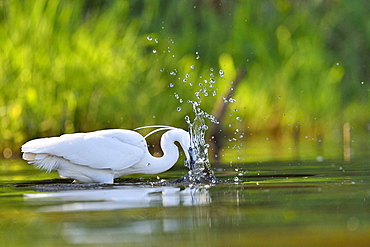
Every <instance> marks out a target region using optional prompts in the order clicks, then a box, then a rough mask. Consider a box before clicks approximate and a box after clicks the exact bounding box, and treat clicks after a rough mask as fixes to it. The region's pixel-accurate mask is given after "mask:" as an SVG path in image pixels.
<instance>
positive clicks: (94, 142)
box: [22, 126, 190, 183]
mask: <svg viewBox="0 0 370 247" xmlns="http://www.w3.org/2000/svg"><path fill="white" fill-rule="evenodd" d="M147 127H162V128H160V129H157V130H154V131H152V132H150V133H149V134H148V135H150V134H152V133H154V132H157V131H160V130H168V131H167V132H166V133H164V134H163V135H162V137H161V142H160V145H161V148H162V151H163V156H162V157H153V156H152V155H151V154H150V153H149V151H148V145H147V142H146V141H145V138H146V137H147V136H148V135H147V136H145V137H143V136H142V135H140V134H139V133H137V132H135V131H132V130H122V129H107V130H99V131H95V132H88V133H75V134H65V135H62V136H60V137H50V138H40V139H34V140H31V141H28V142H27V143H25V144H24V145H23V146H22V152H23V159H24V160H26V161H27V162H28V163H30V164H33V165H35V166H36V167H37V168H39V169H43V170H46V171H47V172H50V171H52V170H57V171H58V172H59V175H60V176H61V177H63V178H73V179H75V180H77V181H81V182H87V183H96V182H97V183H113V179H114V178H117V177H120V176H123V175H128V174H135V173H140V174H158V173H161V172H164V171H167V170H168V169H170V168H171V167H172V166H173V165H174V164H175V163H176V161H177V160H178V158H179V150H178V148H177V146H176V145H175V142H178V143H179V144H180V146H181V147H182V149H183V150H184V153H185V156H186V159H187V160H190V157H189V148H190V136H189V133H188V132H187V131H185V130H183V129H178V128H174V127H169V126H147ZM147 127H142V128H147ZM138 129H141V128H138Z"/></svg>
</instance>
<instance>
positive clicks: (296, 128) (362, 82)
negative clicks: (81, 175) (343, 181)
mask: <svg viewBox="0 0 370 247" xmlns="http://www.w3.org/2000/svg"><path fill="white" fill-rule="evenodd" d="M369 10H370V1H368V0H356V1H353V0H343V1H337V0H315V1H313V0H312V1H311V0H310V1H304V0H302V1H296V0H265V1H259V0H249V1H248V0H244V1H243V0H239V1H238V0H233V1H232V0H229V1H226V0H180V1H171V0H166V1H165V0H146V1H135V0H130V1H123V0H117V1H114V0H109V1H108V0H105V1H104V0H89V1H76V0H63V1H62V0H60V1H58V0H52V1H46V0H37V1H28V0H24V1H21V0H1V1H0V64H1V66H0V140H1V147H0V148H1V150H2V154H3V157H5V158H11V157H13V158H14V157H19V154H20V152H19V148H20V146H21V145H22V144H23V143H24V142H25V141H27V140H29V139H31V138H36V137H44V136H53V135H60V134H62V133H72V132H78V131H92V130H97V129H103V128H126V129H133V128H135V127H138V126H144V125H151V124H165V125H173V126H178V127H182V128H185V129H186V128H187V125H186V123H185V121H184V117H185V116H186V115H189V116H190V117H193V113H192V106H191V104H189V103H187V101H188V100H196V101H198V102H200V105H201V108H202V109H203V110H205V111H206V112H208V113H210V114H216V115H218V116H220V119H219V121H220V125H219V126H216V127H220V128H221V129H223V132H222V134H221V139H223V140H225V142H226V143H225V144H224V146H228V147H230V149H232V146H233V145H234V147H235V145H236V146H238V145H239V144H236V143H248V141H251V140H252V139H251V138H252V137H253V138H256V137H258V136H259V137H261V138H263V139H269V140H274V143H277V144H276V145H280V144H279V143H285V142H288V141H289V142H299V140H300V139H305V138H306V139H307V138H308V139H310V140H313V141H314V142H317V143H318V146H319V145H321V144H319V143H321V142H324V140H325V142H328V141H327V140H335V139H336V138H339V139H340V138H342V134H341V133H342V132H341V131H342V126H343V124H344V123H347V122H348V123H350V126H351V128H353V129H358V130H363V131H367V133H368V131H369V129H370V114H369V113H370V111H369V107H370V101H369V96H370V81H369V69H368V66H369V65H370V63H369V60H370V56H369V54H370V49H369V44H370V19H369V18H368V13H369ZM220 70H221V71H220ZM230 87H233V90H232V91H230ZM229 92H231V93H232V95H231V94H229ZM228 94H229V95H228ZM229 96H231V99H230V97H229ZM223 97H224V98H223ZM225 101H227V103H224V102H225ZM223 104H226V106H227V107H226V108H225V109H226V111H225V113H224V115H219V112H220V111H221V110H220V109H221V108H222V107H223ZM207 124H208V125H209V126H210V128H211V131H210V132H209V133H208V134H209V135H210V133H212V129H214V128H215V125H214V124H213V123H211V122H207ZM209 138H212V137H211V136H210V137H209ZM233 142H234V143H235V144H233ZM247 146H248V145H247ZM243 147H245V146H243ZM219 148H220V147H219ZM237 149H239V150H240V145H239V146H238V148H237ZM233 157H234V156H233ZM235 157H236V156H235ZM224 159H226V157H225V158H224Z"/></svg>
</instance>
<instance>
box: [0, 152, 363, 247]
mask: <svg viewBox="0 0 370 247" xmlns="http://www.w3.org/2000/svg"><path fill="white" fill-rule="evenodd" d="M214 168H215V174H216V176H217V177H218V178H221V179H223V180H224V181H225V183H223V184H219V185H215V186H193V187H182V186H173V185H169V184H166V183H163V181H162V183H161V186H160V185H158V183H157V182H158V181H161V180H162V179H166V180H167V181H171V180H174V179H175V178H178V177H180V176H182V175H183V174H184V173H185V172H186V170H185V168H184V167H182V166H181V165H178V166H177V167H176V168H175V169H173V170H170V171H169V172H167V173H164V174H161V175H160V176H161V178H156V177H155V176H154V177H149V176H147V177H141V176H136V177H132V179H121V180H118V181H117V182H118V183H116V184H115V185H112V186H99V185H91V184H90V185H86V184H70V182H71V181H70V180H67V181H66V180H52V179H54V178H57V177H58V176H57V173H52V174H44V173H43V172H40V171H37V170H35V169H34V168H33V167H32V166H29V165H27V164H26V163H24V162H23V161H20V160H19V161H18V160H16V161H10V162H9V161H7V162H6V161H2V162H1V164H0V169H1V170H0V175H1V187H0V190H1V194H0V203H1V211H0V242H1V246H73V245H78V246H86V245H91V246H369V244H370V234H369V233H370V169H369V168H370V163H369V157H368V156H361V157H355V158H352V161H350V162H345V161H343V159H335V160H324V161H322V162H317V161H299V162H298V161H294V162H292V161H288V162H263V163H247V164H234V165H233V166H230V165H229V164H228V165H217V166H215V167H214Z"/></svg>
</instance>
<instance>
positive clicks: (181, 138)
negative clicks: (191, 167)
mask: <svg viewBox="0 0 370 247" xmlns="http://www.w3.org/2000/svg"><path fill="white" fill-rule="evenodd" d="M165 135H166V136H168V137H169V138H170V139H172V141H174V142H178V143H179V144H180V146H181V148H182V149H183V150H184V154H185V157H186V160H188V161H190V153H189V151H190V135H189V132H187V131H185V130H183V129H178V128H174V129H171V130H170V131H168V132H166V133H165Z"/></svg>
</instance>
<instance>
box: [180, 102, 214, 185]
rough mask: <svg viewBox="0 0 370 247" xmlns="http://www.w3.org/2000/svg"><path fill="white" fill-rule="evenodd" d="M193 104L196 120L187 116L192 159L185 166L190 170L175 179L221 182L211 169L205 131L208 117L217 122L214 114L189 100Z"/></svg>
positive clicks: (181, 180) (194, 181)
mask: <svg viewBox="0 0 370 247" xmlns="http://www.w3.org/2000/svg"><path fill="white" fill-rule="evenodd" d="M188 102H189V103H191V104H192V105H193V112H194V114H195V118H194V121H193V122H191V121H190V118H189V116H186V117H185V120H186V122H187V124H188V125H189V134H190V149H189V154H190V160H186V161H185V166H186V167H188V168H189V172H188V173H187V174H186V175H185V176H183V177H181V178H179V179H177V180H175V181H174V182H176V183H192V184H194V183H207V184H209V183H212V184H214V183H220V182H221V180H220V179H218V178H216V177H215V175H214V174H213V171H212V170H211V164H210V162H209V159H208V148H209V145H208V144H207V143H206V141H205V132H206V130H207V129H208V126H207V125H206V124H205V123H204V120H205V119H206V118H208V119H210V120H211V121H212V122H216V123H217V121H216V119H215V118H214V116H212V115H209V114H208V113H206V112H204V111H203V110H201V109H200V108H199V107H198V106H199V104H198V103H197V102H195V101H188Z"/></svg>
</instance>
